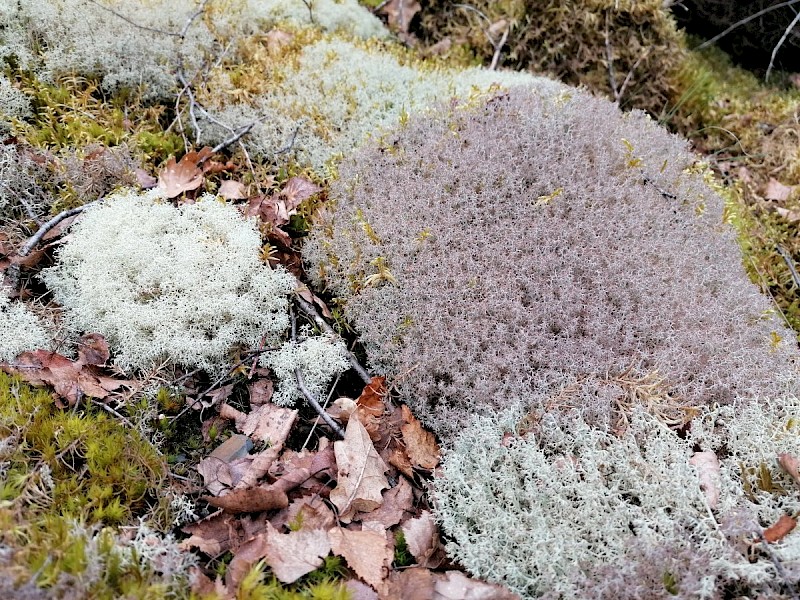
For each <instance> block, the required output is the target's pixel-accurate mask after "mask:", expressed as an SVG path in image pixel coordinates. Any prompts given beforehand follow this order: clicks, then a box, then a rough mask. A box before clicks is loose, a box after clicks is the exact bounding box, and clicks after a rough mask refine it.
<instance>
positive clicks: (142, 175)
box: [133, 167, 158, 190]
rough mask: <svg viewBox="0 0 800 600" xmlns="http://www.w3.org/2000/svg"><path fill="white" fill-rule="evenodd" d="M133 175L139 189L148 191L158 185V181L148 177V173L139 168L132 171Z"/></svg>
mask: <svg viewBox="0 0 800 600" xmlns="http://www.w3.org/2000/svg"><path fill="white" fill-rule="evenodd" d="M133 174H134V175H135V176H136V183H138V184H139V187H141V188H142V189H143V190H149V189H151V188H154V187H156V184H158V179H156V178H155V177H153V176H152V175H150V173H148V172H147V171H145V170H144V169H142V168H141V167H137V168H136V169H134V170H133Z"/></svg>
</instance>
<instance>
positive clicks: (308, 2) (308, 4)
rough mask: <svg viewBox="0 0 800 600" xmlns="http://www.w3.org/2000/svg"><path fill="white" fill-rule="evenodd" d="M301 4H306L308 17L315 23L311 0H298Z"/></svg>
mask: <svg viewBox="0 0 800 600" xmlns="http://www.w3.org/2000/svg"><path fill="white" fill-rule="evenodd" d="M300 1H301V2H302V3H303V4H305V5H306V8H307V9H308V18H309V20H310V21H311V24H312V25H316V21H315V20H314V7H313V0H300Z"/></svg>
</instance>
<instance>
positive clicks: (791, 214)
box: [775, 206, 800, 223]
mask: <svg viewBox="0 0 800 600" xmlns="http://www.w3.org/2000/svg"><path fill="white" fill-rule="evenodd" d="M775 212H777V213H778V214H779V215H780V216H782V217H783V218H784V219H786V220H787V221H789V222H791V223H797V222H798V221H800V211H799V210H789V209H786V208H783V207H782V206H777V207H775Z"/></svg>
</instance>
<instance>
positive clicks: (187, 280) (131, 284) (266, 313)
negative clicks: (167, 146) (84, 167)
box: [42, 191, 295, 371]
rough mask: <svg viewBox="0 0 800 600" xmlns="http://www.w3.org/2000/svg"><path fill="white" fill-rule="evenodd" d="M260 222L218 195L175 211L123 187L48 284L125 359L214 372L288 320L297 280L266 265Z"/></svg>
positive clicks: (78, 229)
mask: <svg viewBox="0 0 800 600" xmlns="http://www.w3.org/2000/svg"><path fill="white" fill-rule="evenodd" d="M260 249H261V238H260V234H259V232H258V230H257V228H256V227H255V224H254V223H253V222H252V221H248V220H245V219H244V218H243V217H242V216H241V213H239V211H238V210H237V209H236V208H235V207H233V206H230V205H227V204H225V203H224V202H221V201H219V200H218V199H216V198H213V197H211V196H204V197H202V198H201V199H200V200H199V201H198V202H197V203H195V204H189V205H183V206H179V207H175V206H173V205H171V204H169V203H167V202H164V201H161V200H160V199H159V198H158V192H150V193H145V194H137V193H135V192H130V191H129V192H120V193H118V194H116V195H114V196H113V197H111V198H109V199H107V200H106V201H104V202H103V203H102V204H100V205H97V206H93V207H91V208H89V209H87V210H86V211H85V213H84V215H83V217H82V219H81V221H80V222H79V223H78V224H77V225H75V226H74V227H73V228H72V231H71V235H70V237H69V239H68V241H67V243H66V244H65V245H64V246H63V247H62V248H61V249H60V250H59V252H58V256H57V262H56V265H55V266H54V267H52V268H50V269H47V270H45V271H44V273H43V276H42V277H43V280H44V281H45V283H46V284H47V286H48V287H49V288H50V289H51V290H52V292H53V295H54V297H55V299H56V301H57V302H58V303H59V304H61V305H62V306H63V307H64V310H65V320H66V322H67V323H68V324H69V326H70V327H71V328H72V329H74V330H76V331H90V332H96V333H100V334H101V335H103V336H105V337H106V339H108V341H109V343H110V345H111V348H112V351H113V353H114V357H115V361H116V363H117V364H118V365H119V366H120V367H123V368H137V369H146V368H149V367H152V366H154V365H156V364H158V363H159V362H160V361H169V362H171V363H173V364H180V365H185V366H192V367H202V368H204V369H207V370H210V371H220V370H221V369H224V368H226V367H227V365H228V364H229V352H230V351H231V350H232V349H233V347H234V346H236V345H245V346H251V347H255V346H257V345H258V344H259V342H260V340H261V338H262V336H264V339H265V343H266V344H267V345H268V346H269V345H273V344H275V343H276V342H277V341H279V340H280V339H281V338H282V336H283V333H284V331H285V330H286V328H287V326H288V316H287V295H288V294H289V293H291V292H292V290H293V289H294V286H295V279H294V277H293V276H291V275H289V274H288V273H287V272H286V271H284V270H283V269H282V268H276V269H271V268H269V267H268V266H266V265H265V264H264V263H262V262H261V260H260V258H259V252H260Z"/></svg>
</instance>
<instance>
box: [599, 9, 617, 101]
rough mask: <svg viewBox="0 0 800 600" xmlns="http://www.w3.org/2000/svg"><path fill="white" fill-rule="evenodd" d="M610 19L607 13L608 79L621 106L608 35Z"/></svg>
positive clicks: (605, 32) (615, 98)
mask: <svg viewBox="0 0 800 600" xmlns="http://www.w3.org/2000/svg"><path fill="white" fill-rule="evenodd" d="M608 21H609V16H608V13H606V28H605V31H604V32H603V37H604V38H605V41H606V62H607V63H608V81H609V83H610V84H611V91H612V92H613V93H614V102H616V103H617V106H619V97H620V96H621V94H620V92H619V88H617V77H616V75H615V74H614V54H613V53H612V51H611V39H610V38H609V35H608Z"/></svg>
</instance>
